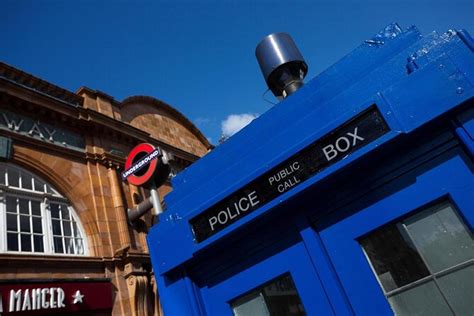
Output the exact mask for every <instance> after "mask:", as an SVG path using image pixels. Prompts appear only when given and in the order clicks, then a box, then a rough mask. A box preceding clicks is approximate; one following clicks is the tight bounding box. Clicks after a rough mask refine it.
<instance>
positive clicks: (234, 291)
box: [200, 242, 334, 316]
mask: <svg viewBox="0 0 474 316" xmlns="http://www.w3.org/2000/svg"><path fill="white" fill-rule="evenodd" d="M235 260H236V261H244V260H245V258H235ZM282 279H285V280H286V282H288V280H291V281H290V282H292V283H293V285H294V289H292V291H293V293H294V294H295V295H297V297H298V299H299V300H300V301H299V302H300V303H301V306H297V305H299V304H295V303H294V302H293V303H291V302H290V304H292V306H291V307H290V309H288V310H287V311H285V312H283V314H282V313H281V312H282V309H280V313H277V314H275V313H273V312H271V311H270V307H266V306H263V307H262V305H264V304H263V303H262V304H260V303H259V301H258V295H254V297H253V298H252V301H250V300H249V299H246V297H248V296H249V295H250V296H252V293H257V292H259V291H261V289H263V287H265V285H269V287H270V292H271V290H272V288H271V287H272V283H274V284H281V280H282ZM267 288H268V286H267ZM284 291H286V292H288V286H287V287H286V289H283V292H284ZM295 292H296V293H295ZM280 293H282V292H280ZM200 294H201V297H202V302H203V305H204V309H205V313H206V314H207V315H219V316H222V315H259V316H260V315H262V316H264V315H334V313H333V309H332V307H331V306H330V304H329V302H328V299H327V296H326V294H325V292H324V290H323V288H322V286H321V282H320V280H319V278H318V276H317V274H316V271H315V269H314V266H313V263H312V261H311V260H310V258H309V256H308V253H307V251H306V248H305V246H304V244H303V243H302V242H298V243H295V244H293V245H291V246H289V247H287V248H286V249H284V250H283V251H279V252H277V253H276V254H273V255H272V256H269V257H267V258H266V259H264V260H261V261H260V262H258V263H256V264H253V265H252V266H250V267H249V268H247V269H245V270H243V271H240V272H239V273H236V274H235V275H233V276H231V277H230V278H227V279H226V280H225V281H222V282H220V283H219V284H215V285H212V286H206V287H203V288H201V290H200ZM283 294H284V293H283ZM276 295H278V294H276ZM245 300H246V302H244V301H245ZM262 301H263V299H262ZM244 303H246V305H247V306H244ZM280 303H281V302H280ZM251 305H252V306H251Z"/></svg>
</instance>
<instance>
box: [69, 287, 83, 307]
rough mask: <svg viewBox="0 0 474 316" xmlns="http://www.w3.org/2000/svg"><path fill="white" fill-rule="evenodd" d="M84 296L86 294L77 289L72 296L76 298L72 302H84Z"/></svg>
mask: <svg viewBox="0 0 474 316" xmlns="http://www.w3.org/2000/svg"><path fill="white" fill-rule="evenodd" d="M83 297H84V295H82V294H81V291H79V290H77V291H76V294H74V295H73V296H72V298H73V299H74V301H73V302H72V303H73V304H77V303H83V302H82V298H83Z"/></svg>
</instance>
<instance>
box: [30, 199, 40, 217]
mask: <svg viewBox="0 0 474 316" xmlns="http://www.w3.org/2000/svg"><path fill="white" fill-rule="evenodd" d="M31 214H33V215H38V216H41V203H40V202H39V201H31Z"/></svg>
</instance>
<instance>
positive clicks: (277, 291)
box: [263, 275, 305, 316]
mask: <svg viewBox="0 0 474 316" xmlns="http://www.w3.org/2000/svg"><path fill="white" fill-rule="evenodd" d="M263 295H264V297H265V301H266V302H267V306H268V309H269V311H270V315H272V316H286V315H305V312H304V308H303V305H302V304H301V301H300V298H299V296H298V292H296V287H295V285H294V284H293V280H292V279H291V277H290V275H286V276H283V277H281V278H279V279H277V280H275V282H272V283H270V284H268V285H267V286H266V287H264V289H263Z"/></svg>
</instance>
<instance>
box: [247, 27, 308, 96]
mask: <svg viewBox="0 0 474 316" xmlns="http://www.w3.org/2000/svg"><path fill="white" fill-rule="evenodd" d="M255 55H256V57H257V60H258V64H259V65H260V69H261V70H262V74H263V77H264V78H265V81H266V82H267V85H268V87H269V88H270V90H271V91H272V92H273V94H274V95H275V96H276V97H277V98H280V99H281V98H285V97H287V96H288V95H290V94H292V93H293V92H295V91H296V90H298V89H299V88H300V87H301V86H302V85H303V79H304V77H305V76H306V74H307V72H308V65H307V64H306V62H305V60H304V58H303V55H301V53H300V51H299V50H298V47H296V44H295V42H294V41H293V39H292V38H291V36H290V35H288V34H286V33H273V34H270V35H268V36H266V37H265V38H264V39H262V41H261V42H260V43H259V44H258V45H257V48H256V49H255Z"/></svg>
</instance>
